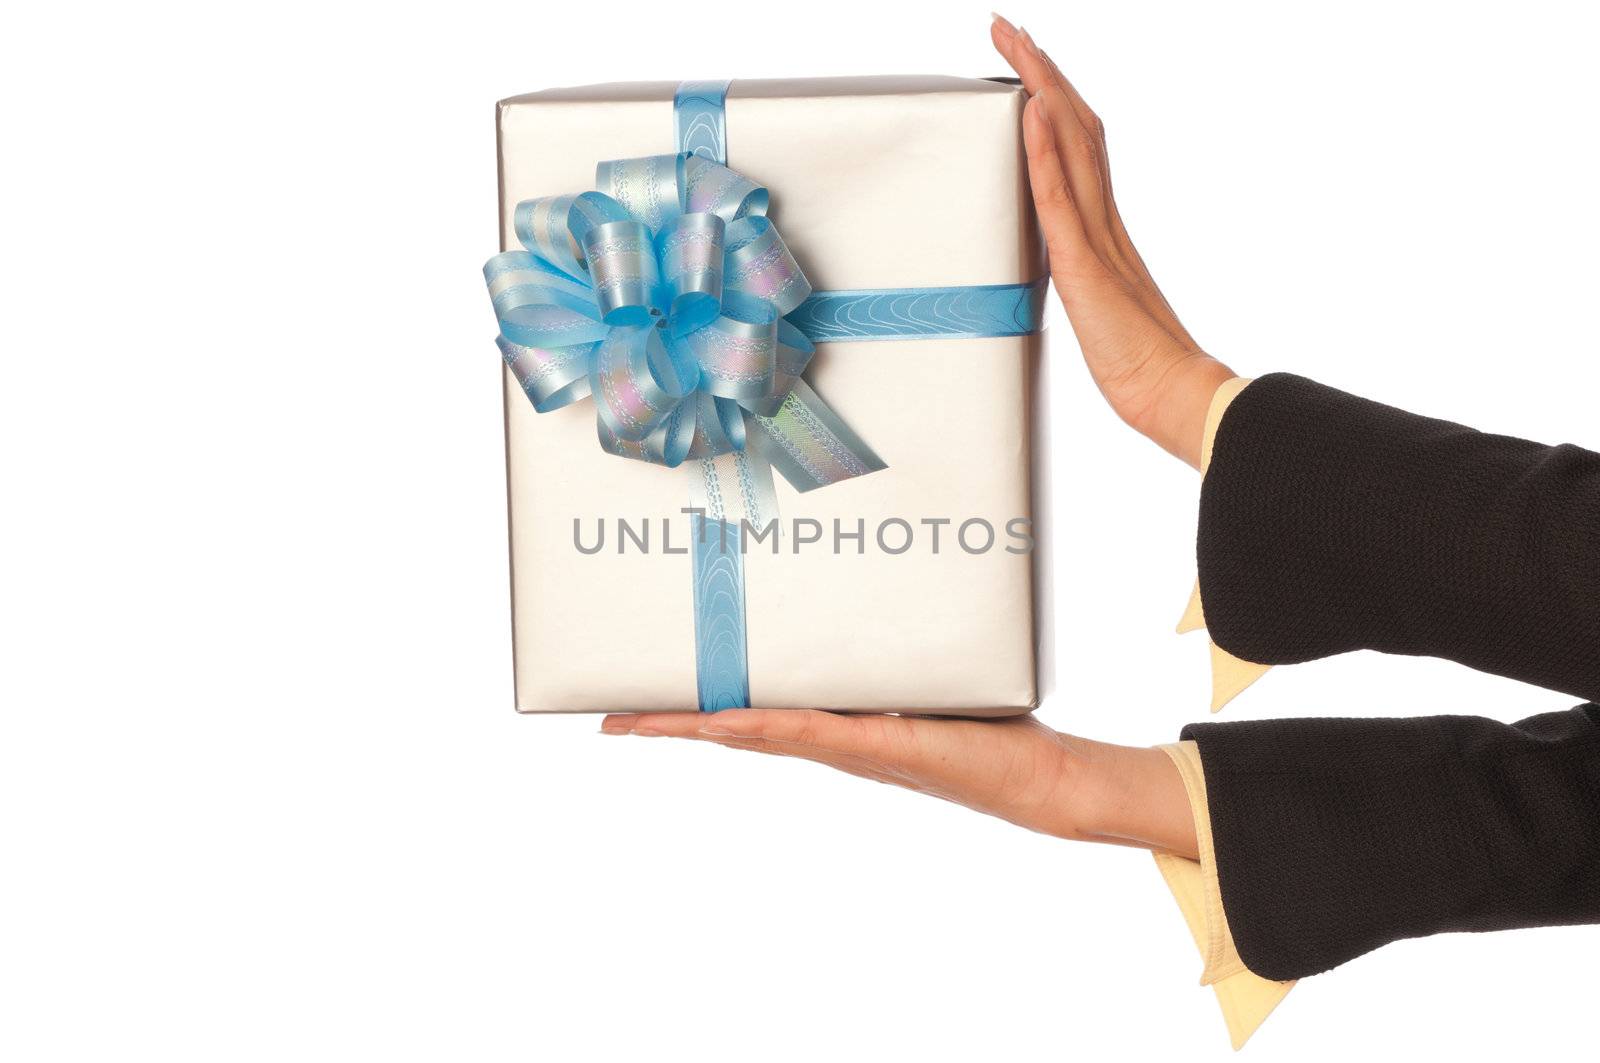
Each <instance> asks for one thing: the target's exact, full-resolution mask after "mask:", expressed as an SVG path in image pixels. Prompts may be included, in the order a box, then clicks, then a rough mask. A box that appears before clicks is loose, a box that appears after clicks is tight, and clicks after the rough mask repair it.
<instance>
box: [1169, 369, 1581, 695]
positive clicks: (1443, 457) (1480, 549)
mask: <svg viewBox="0 0 1600 1063" xmlns="http://www.w3.org/2000/svg"><path fill="white" fill-rule="evenodd" d="M1197 553H1198V561H1199V570H1200V590H1201V596H1202V598H1203V601H1204V610H1205V621H1206V626H1207V629H1208V630H1209V632H1210V635H1211V638H1212V640H1213V641H1215V642H1216V644H1217V645H1218V646H1220V647H1221V648H1222V649H1224V650H1226V651H1228V652H1229V653H1231V654H1233V655H1234V656H1236V657H1239V658H1242V659H1244V660H1247V661H1253V662H1257V663H1261V664H1289V663H1296V662H1300V661H1306V660H1311V659H1314V658H1318V657H1324V656H1329V655H1331V654H1335V653H1341V652H1345V651H1348V650H1354V649H1374V650H1379V651H1382V652H1386V653H1400V654H1416V655H1428V656H1436V657H1444V658H1448V659H1450V660H1454V661H1458V662H1461V663H1463V664H1467V665H1469V666H1471V667H1474V668H1478V669H1480V670H1483V671H1487V672H1493V673H1495V674H1498V675H1505V676H1510V677H1512V678H1517V679H1522V680H1524V681H1527V682H1531V683H1535V684H1537V685H1540V686H1545V687H1548V688H1550V689H1554V690H1561V691H1564V692H1566V693H1568V694H1572V695H1574V696H1577V697H1582V698H1591V699H1594V698H1600V650H1597V649H1596V647H1600V455H1597V454H1594V453H1592V452H1589V451H1586V450H1582V449H1580V448H1578V447H1574V446H1544V445H1542V444H1538V443H1532V442H1528V441H1526V440H1520V439H1513V438H1510V437H1506V436H1495V435H1489V434H1486V433H1482V432H1476V431H1473V430H1472V429H1469V428H1465V427H1463V426H1461V425H1456V424H1451V423H1450V422H1447V421H1439V420H1434V419H1431V418H1426V417H1419V416H1417V415H1415V414H1410V413H1406V412H1404V411H1401V410H1396V409H1393V408H1391V407H1387V406H1383V405H1380V404H1378V403H1374V402H1370V401H1368V400H1365V399H1361V398H1357V397H1356V396H1353V395H1347V394H1345V393H1343V392H1340V391H1336V390H1334V389H1332V388H1327V387H1323V386H1322V385H1319V384H1316V383H1314V382H1312V381H1309V380H1305V379H1303V378H1300V377H1294V376H1289V375H1286V374H1274V375H1272V376H1267V377H1262V378H1261V379H1258V380H1256V381H1255V382H1253V383H1252V384H1250V386H1249V387H1247V388H1245V389H1244V391H1243V392H1241V393H1240V394H1239V396H1238V398H1236V399H1235V400H1234V401H1233V402H1232V404H1231V405H1229V407H1228V409H1227V413H1226V415H1225V416H1224V417H1223V418H1222V420H1221V424H1220V426H1219V427H1218V429H1217V433H1216V438H1215V441H1214V449H1213V453H1212V461H1211V464H1210V466H1209V468H1208V470H1207V472H1206V476H1205V480H1204V485H1203V488H1202V493H1201V503H1200V530H1199V536H1198V549H1197Z"/></svg>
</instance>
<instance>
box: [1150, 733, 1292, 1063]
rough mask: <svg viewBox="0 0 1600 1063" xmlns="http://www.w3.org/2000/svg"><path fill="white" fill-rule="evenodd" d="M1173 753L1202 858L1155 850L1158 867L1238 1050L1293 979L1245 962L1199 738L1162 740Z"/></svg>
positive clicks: (1204, 981)
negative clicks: (1221, 881)
mask: <svg viewBox="0 0 1600 1063" xmlns="http://www.w3.org/2000/svg"><path fill="white" fill-rule="evenodd" d="M1161 751H1162V752H1163V753H1165V754H1167V756H1168V757H1170V758H1172V763H1173V764H1174V765H1175V766H1176V767H1177V769H1178V774H1179V775H1180V776H1182V778H1183V787H1184V790H1185V791H1186V792H1187V793H1188V795H1189V809H1190V812H1191V813H1192V814H1193V816H1194V834H1195V840H1196V842H1197V843H1198V847H1199V853H1200V859H1199V860H1189V859H1187V858H1185V857H1181V856H1175V855H1173V854H1172V853H1159V852H1158V853H1155V854H1154V856H1155V859H1156V867H1157V868H1159V869H1160V871H1161V876H1162V877H1163V878H1164V879H1166V882H1167V888H1168V889H1169V890H1171V891H1172V896H1173V899H1174V900H1176V901H1177V902H1178V909H1179V911H1181V912H1182V913H1183V921H1184V922H1185V923H1187V924H1188V926H1189V933H1190V934H1191V935H1192V936H1193V937H1194V943H1195V946H1196V947H1197V948H1198V949H1199V950H1200V957H1201V961H1202V963H1203V964H1204V967H1203V969H1202V971H1201V973H1200V984H1201V985H1208V986H1210V987H1211V989H1212V991H1213V992H1215V993H1216V995H1217V1004H1218V1006H1220V1007H1221V1008H1222V1018H1223V1021H1224V1022H1226V1023H1227V1025H1228V1037H1229V1038H1230V1039H1231V1040H1232V1042H1233V1047H1234V1048H1235V1049H1236V1050H1237V1049H1239V1048H1242V1047H1244V1043H1245V1042H1246V1041H1248V1040H1249V1039H1250V1035H1251V1034H1253V1033H1255V1032H1256V1030H1257V1029H1259V1028H1260V1026H1261V1024H1262V1023H1263V1022H1265V1021H1266V1018H1267V1016H1268V1015H1270V1014H1272V1009H1273V1008H1276V1007H1277V1006H1278V1003H1279V1001H1281V1000H1283V998H1284V997H1286V996H1288V995H1289V990H1291V989H1293V988H1294V983H1293V982H1274V981H1271V980H1269V979H1266V978H1262V977H1261V976H1260V975H1257V974H1253V973H1251V971H1250V970H1249V969H1248V968H1246V967H1245V965H1244V961H1243V960H1241V959H1240V958H1239V953H1238V951H1237V950H1236V949H1235V948H1234V945H1233V933H1232V932H1231V931H1230V930H1229V929H1228V918H1227V915H1226V914H1225V913H1224V912H1223V910H1222V890H1221V887H1220V886H1219V885H1218V883H1217V862H1216V855H1215V853H1214V851H1213V849H1212V842H1211V814H1210V810H1209V808H1208V806H1207V804H1206V777H1205V773H1204V772H1203V771H1202V770H1201V766H1200V747H1199V746H1197V745H1196V744H1195V743H1193V742H1179V743H1177V744H1176V745H1170V746H1162V747H1161Z"/></svg>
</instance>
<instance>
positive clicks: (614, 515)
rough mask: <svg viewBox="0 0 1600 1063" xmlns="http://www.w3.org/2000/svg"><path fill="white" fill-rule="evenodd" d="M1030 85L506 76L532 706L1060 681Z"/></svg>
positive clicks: (512, 350)
mask: <svg viewBox="0 0 1600 1063" xmlns="http://www.w3.org/2000/svg"><path fill="white" fill-rule="evenodd" d="M1025 101H1026V96H1025V94H1024V93H1023V91H1022V90H1021V89H1020V88H1019V87H1017V86H1016V85H1015V84H1013V83H1008V82H1003V81H989V80H971V79H962V78H952V77H861V78H841V79H815V80H770V81H764V80H742V79H741V80H736V81H733V82H731V83H727V82H722V83H667V82H662V83H628V84H608V85H596V86H588V87H582V88H565V89H553V90H547V91H543V92H537V93H533V94H530V95H525V96H517V97H514V98H512V99H508V100H504V101H502V102H501V103H500V104H499V110H498V126H499V162H500V216H501V247H502V251H503V252H511V254H509V255H507V254H502V255H500V256H497V258H496V259H495V260H491V262H490V265H489V266H488V267H486V274H487V275H488V276H489V279H490V290H491V294H492V295H493V296H494V300H495V307H496V311H497V314H498V315H499V317H500V321H501V327H502V337H501V347H502V351H503V353H504V355H505V373H504V378H505V432H506V466H507V476H508V499H509V510H510V546H511V573H512V580H511V584H512V605H513V608H512V612H513V640H512V641H513V649H514V661H515V669H514V672H515V690H516V707H517V709H518V710H519V711H522V712H602V711H636V712H650V711H678V710H695V709H702V710H714V709H720V708H725V707H729V706H735V705H750V706H755V707H768V708H799V707H812V708H825V709H836V710H852V711H911V712H922V713H945V714H959V715H1006V714H1014V713H1020V712H1026V711H1028V710H1029V709H1031V708H1033V707H1034V706H1035V705H1037V703H1038V694H1039V686H1038V666H1037V660H1036V650H1037V645H1036V643H1037V639H1036V616H1035V613H1036V608H1035V586H1034V576H1035V571H1036V566H1037V564H1038V562H1039V557H1038V553H1037V546H1036V544H1037V543H1039V542H1040V541H1042V535H1041V533H1040V529H1038V528H1036V527H1034V526H1033V517H1034V503H1033V485H1032V464H1033V463H1032V443H1031V440H1032V425H1031V418H1032V409H1031V400H1032V395H1033V391H1034V380H1035V374H1036V372H1037V370H1038V360H1039V357H1040V353H1041V337H1040V333H1039V331H1038V323H1039V317H1040V314H1041V312H1042V296H1043V280H1042V279H1043V278H1044V276H1045V267H1044V261H1043V252H1042V248H1041V243H1040V240H1039V236H1038V229H1037V223H1036V219H1035V217H1034V214H1033V210H1032V202H1031V198H1030V196H1029V191H1028V185H1027V170H1026V162H1025V158H1024V155H1023V149H1022V142H1021V117H1022V108H1023V104H1024V103H1025ZM586 192H587V193H590V194H589V195H587V196H585V195H581V193H586ZM597 193H598V194H597ZM563 330H566V331H563ZM563 338H565V339H572V340H574V342H571V343H567V342H564V341H563ZM557 341H563V342H557ZM773 471H776V473H777V474H778V475H776V476H773V475H772V472H773Z"/></svg>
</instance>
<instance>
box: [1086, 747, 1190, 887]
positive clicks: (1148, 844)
mask: <svg viewBox="0 0 1600 1063" xmlns="http://www.w3.org/2000/svg"><path fill="white" fill-rule="evenodd" d="M1097 746H1098V748H1097V749H1096V751H1095V754H1094V755H1093V756H1092V757H1091V758H1089V760H1090V763H1091V764H1092V765H1093V766H1092V767H1091V768H1090V769H1089V778H1088V779H1087V780H1086V785H1085V787H1084V799H1083V807H1082V815H1081V816H1080V819H1079V834H1080V836H1081V837H1082V838H1084V839H1085V840H1087V841H1100V842H1110V843H1113V844H1118V845H1135V846H1139V847H1141V848H1145V849H1155V850H1158V851H1162V852H1170V853H1176V854H1177V855H1179V856H1186V857H1189V858H1190V859H1196V858H1198V853H1199V847H1198V845H1197V843H1196V841H1195V828H1194V813H1193V811H1192V810H1191V809H1190V807H1189V795H1188V792H1187V791H1186V790H1185V789H1184V785H1183V777H1182V776H1181V775H1180V774H1179V773H1178V769H1177V767H1176V765H1174V764H1173V763H1172V759H1171V758H1170V757H1168V756H1167V754H1166V753H1164V752H1162V751H1161V750H1160V749H1158V748H1155V747H1153V746H1139V747H1136V746H1115V745H1105V744H1099V743H1097Z"/></svg>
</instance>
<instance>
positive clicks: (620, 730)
mask: <svg viewBox="0 0 1600 1063" xmlns="http://www.w3.org/2000/svg"><path fill="white" fill-rule="evenodd" d="M632 730H633V728H632V727H629V726H628V725H627V724H625V723H612V722H610V721H607V722H605V723H603V724H601V725H600V733H601V734H603V735H625V734H627V733H628V732H629V731H632Z"/></svg>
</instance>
